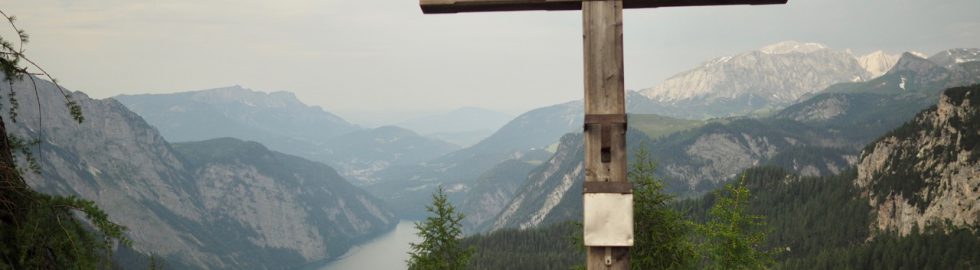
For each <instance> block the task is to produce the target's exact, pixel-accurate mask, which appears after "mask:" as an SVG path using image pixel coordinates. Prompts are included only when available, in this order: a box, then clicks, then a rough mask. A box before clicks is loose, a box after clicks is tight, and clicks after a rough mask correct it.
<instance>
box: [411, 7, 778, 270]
mask: <svg viewBox="0 0 980 270" xmlns="http://www.w3.org/2000/svg"><path fill="white" fill-rule="evenodd" d="M786 1H787V0H419V5H420V6H421V7H422V12H423V13H426V14H432V13H458V12H486V11H519V10H582V22H583V24H582V28H583V29H582V31H583V38H584V45H585V46H584V48H585V53H584V55H585V69H584V70H585V131H584V133H585V183H584V185H583V187H584V188H583V189H584V198H583V201H584V207H583V219H582V220H583V231H584V240H585V245H586V246H588V255H587V258H586V265H587V266H588V269H590V270H594V269H629V248H630V247H631V246H633V196H632V192H633V188H632V185H631V184H630V183H629V181H628V180H627V179H626V100H625V92H624V86H623V8H656V7H679V6H712V5H764V4H785V3H786Z"/></svg>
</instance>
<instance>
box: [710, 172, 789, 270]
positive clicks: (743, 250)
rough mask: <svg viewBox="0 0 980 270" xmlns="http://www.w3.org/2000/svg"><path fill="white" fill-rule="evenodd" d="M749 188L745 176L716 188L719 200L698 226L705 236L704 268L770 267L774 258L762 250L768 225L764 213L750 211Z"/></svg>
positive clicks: (725, 269) (770, 253)
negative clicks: (720, 188) (761, 214)
mask: <svg viewBox="0 0 980 270" xmlns="http://www.w3.org/2000/svg"><path fill="white" fill-rule="evenodd" d="M749 196H750V194H749V189H748V188H747V187H745V176H744V175H743V176H742V179H741V180H740V181H739V182H738V183H737V184H736V185H733V184H727V185H725V188H724V189H722V190H719V191H717V192H716V197H717V200H716V201H715V205H714V206H713V207H712V208H711V210H710V211H709V214H708V222H707V223H705V224H703V225H701V226H700V227H699V230H700V231H701V234H702V235H703V236H704V237H705V242H704V243H703V246H702V251H703V252H705V253H706V254H705V255H706V257H707V258H706V259H707V261H706V263H707V265H705V266H703V267H702V268H705V269H724V270H732V269H767V268H769V266H771V265H772V264H773V263H774V261H773V259H772V255H773V254H772V253H773V252H770V251H764V250H762V248H763V247H762V245H763V242H764V241H765V237H766V232H765V231H763V229H764V228H765V227H766V224H765V221H764V220H763V218H764V217H762V216H758V215H751V214H749V213H748V207H749Z"/></svg>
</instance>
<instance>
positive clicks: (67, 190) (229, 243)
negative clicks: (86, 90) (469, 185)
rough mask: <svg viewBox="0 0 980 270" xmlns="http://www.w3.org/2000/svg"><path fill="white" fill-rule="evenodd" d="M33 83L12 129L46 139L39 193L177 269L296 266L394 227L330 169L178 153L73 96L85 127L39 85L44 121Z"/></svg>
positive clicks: (151, 132) (291, 161)
mask: <svg viewBox="0 0 980 270" xmlns="http://www.w3.org/2000/svg"><path fill="white" fill-rule="evenodd" d="M30 85H31V84H30V82H29V81H26V82H20V83H17V84H15V85H14V88H15V92H16V93H17V97H18V99H19V100H20V104H22V106H21V107H20V109H19V110H18V112H19V117H18V118H17V120H18V121H17V123H16V124H8V125H7V126H8V127H10V131H11V132H13V133H15V134H18V135H19V136H21V137H25V138H40V139H41V141H42V144H41V146H40V149H41V151H40V152H39V153H35V155H36V157H37V158H39V160H40V161H41V166H42V172H41V174H30V173H28V174H27V175H26V178H27V180H28V182H29V184H31V185H32V186H33V187H34V188H36V189H38V190H40V191H42V192H47V193H56V194H63V195H76V196H79V197H82V198H86V199H89V200H93V201H95V202H96V203H97V204H98V205H99V206H100V207H102V208H103V209H104V210H106V212H107V213H109V215H110V217H111V218H112V220H114V221H116V222H118V223H120V224H122V225H125V226H127V227H128V228H129V232H128V233H127V235H128V236H129V237H130V238H131V239H133V248H134V249H136V250H137V251H140V252H145V253H152V254H155V255H157V256H161V257H163V258H165V259H166V260H167V263H168V264H169V265H171V266H172V267H177V268H180V269H185V268H189V269H195V268H198V269H283V268H289V267H294V266H298V265H302V264H304V263H308V262H311V261H315V260H322V259H327V258H333V257H336V256H339V255H340V254H342V253H343V252H344V251H345V250H346V249H347V248H349V247H350V246H351V245H352V244H354V242H355V241H357V240H359V239H362V238H365V237H369V236H371V235H374V234H377V233H380V232H382V231H384V230H386V229H388V228H390V227H391V226H392V225H393V224H394V222H395V220H394V217H393V214H392V213H391V212H390V211H388V210H387V209H386V208H385V207H383V206H381V204H380V203H378V201H377V200H376V199H373V198H372V197H370V196H368V195H367V194H366V193H364V192H363V191H359V190H357V189H356V188H354V187H353V186H351V185H350V184H349V183H347V182H346V181H344V179H343V178H341V177H340V176H339V175H337V174H336V172H334V171H333V170H332V169H330V168H329V167H326V166H325V165H320V164H316V163H312V162H309V161H304V160H301V159H299V158H296V157H290V156H285V155H282V154H278V153H274V152H271V151H268V150H266V149H265V148H264V147H255V146H254V145H252V144H245V143H241V144H242V145H234V144H227V143H226V144H224V147H221V146H222V144H217V145H215V144H214V143H213V142H209V143H201V144H197V145H192V146H191V147H190V148H192V149H198V150H199V151H200V150H202V149H214V150H215V151H217V152H216V153H224V156H220V158H219V157H213V158H203V157H209V156H207V155H204V154H201V153H198V154H194V153H190V152H188V151H180V150H178V149H180V148H181V147H179V146H178V147H175V146H172V145H171V144H169V143H168V142H167V141H165V140H164V139H163V137H161V136H160V134H159V133H158V132H157V131H156V129H155V128H153V127H151V126H150V125H148V124H147V123H146V122H145V121H143V119H142V118H140V117H139V116H138V115H136V114H135V113H133V112H131V111H129V110H128V109H127V108H126V107H125V106H123V105H122V104H120V103H119V102H117V101H115V100H112V99H106V100H95V99H90V98H88V97H87V96H85V94H83V93H79V92H75V93H73V98H74V100H76V101H77V102H78V103H79V104H80V105H81V107H82V111H83V113H84V115H85V117H86V121H85V122H84V123H82V124H77V123H75V122H73V121H72V120H71V119H70V115H69V113H68V112H67V110H66V108H65V106H64V98H63V97H61V94H60V93H59V92H58V90H57V89H56V88H55V87H54V86H53V85H52V84H50V83H48V82H46V81H38V85H39V89H38V93H39V94H40V97H39V100H40V102H41V105H40V108H41V109H42V111H41V112H40V113H39V112H38V107H37V106H36V105H35V102H34V101H35V95H34V91H33V89H32V88H30V87H29V86H30ZM4 100H6V99H4ZM3 106H4V108H9V107H7V106H9V103H5V104H3ZM5 120H8V121H9V120H10V118H9V117H5ZM8 123H9V122H8ZM245 146H251V147H245ZM175 148H176V149H175ZM242 149H248V150H251V151H248V152H242V151H240V150H242ZM236 151H237V152H236ZM282 171H295V173H288V174H287V173H282Z"/></svg>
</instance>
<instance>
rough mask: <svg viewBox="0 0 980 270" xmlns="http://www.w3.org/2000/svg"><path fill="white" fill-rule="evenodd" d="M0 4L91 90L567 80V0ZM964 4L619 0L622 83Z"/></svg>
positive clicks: (317, 96) (911, 24)
mask: <svg viewBox="0 0 980 270" xmlns="http://www.w3.org/2000/svg"><path fill="white" fill-rule="evenodd" d="M0 9H3V11H4V12H6V13H7V14H9V15H14V16H17V17H18V19H19V20H18V25H19V26H20V27H21V28H23V29H25V30H26V31H27V32H28V33H29V34H30V35H31V43H30V44H28V45H27V48H28V51H27V54H28V56H30V57H32V58H33V59H34V60H36V61H37V62H39V63H41V64H42V65H43V66H44V67H45V68H46V69H47V70H48V71H50V72H51V73H53V74H54V75H55V76H56V77H57V78H58V79H59V80H60V82H62V83H63V84H64V85H65V86H66V87H67V88H69V89H71V90H78V91H83V92H85V93H87V94H89V95H91V96H93V97H97V98H105V97H111V96H114V95H119V94H140V93H170V92H179V91H189V90H200V89H209V88H216V87H222V86H229V85H242V86H244V87H246V88H250V89H254V90H258V91H264V92H272V91H291V92H295V93H296V94H297V96H299V98H300V99H301V100H303V101H304V102H306V103H308V104H312V105H320V106H323V107H324V108H325V109H327V110H329V111H332V112H335V113H339V114H340V115H341V116H344V117H345V118H348V119H352V120H354V121H355V122H359V121H373V122H385V121H390V122H396V121H398V120H401V119H404V118H406V117H409V116H412V115H417V114H420V113H428V112H434V111H448V110H451V109H453V108H457V107H462V106H475V107H484V108H489V109H494V110H498V111H502V112H506V113H510V114H515V115H516V114H519V113H521V112H523V111H526V110H529V109H533V108H537V107H541V106H546V105H551V104H556V103H560V102H565V101H570V100H576V99H580V98H581V96H582V51H581V50H582V44H581V15H580V13H579V12H574V11H565V12H509V13H470V14H454V15H424V16H423V15H422V13H421V11H420V10H419V8H418V2H417V1H416V0H347V1H340V0H277V1H268V0H167V1H151V0H0ZM977 11H980V1H977V0H949V1H924V0H790V2H789V4H787V5H777V6H728V7H685V8H663V9H638V10H628V11H626V13H625V16H624V31H625V58H626V63H625V66H626V87H627V89H642V88H647V87H653V86H655V85H657V84H659V83H660V82H662V81H663V80H664V79H666V78H668V77H670V76H672V75H674V74H677V73H679V72H682V71H684V70H688V69H691V68H693V67H696V66H697V65H699V64H700V63H701V62H704V61H707V60H709V59H712V58H715V57H720V56H726V55H731V54H736V53H739V52H744V51H748V50H753V49H757V48H760V47H763V46H765V45H768V44H771V43H775V42H779V41H784V40H798V41H805V42H819V43H823V44H826V45H828V46H830V47H832V48H837V49H848V48H849V49H852V50H853V51H854V52H855V53H856V54H862V53H868V52H871V51H874V50H879V49H880V50H884V51H886V52H889V53H899V52H902V51H910V50H912V51H921V52H924V53H926V54H932V53H935V52H938V51H940V50H944V49H948V48H957V47H980V16H977V15H976V14H977ZM11 33H12V32H11V31H10V30H9V29H5V28H4V29H2V30H0V34H2V35H3V36H4V37H9V36H10V34H11ZM399 118H400V119H399Z"/></svg>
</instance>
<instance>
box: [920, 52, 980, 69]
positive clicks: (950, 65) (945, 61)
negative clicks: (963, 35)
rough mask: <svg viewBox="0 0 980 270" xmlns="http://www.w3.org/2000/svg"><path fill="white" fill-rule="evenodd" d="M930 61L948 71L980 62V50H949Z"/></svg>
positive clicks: (930, 58)
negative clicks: (968, 63)
mask: <svg viewBox="0 0 980 270" xmlns="http://www.w3.org/2000/svg"><path fill="white" fill-rule="evenodd" d="M923 58H925V57H923ZM929 60H930V61H932V62H934V63H936V64H938V65H940V66H942V67H945V68H947V69H955V68H956V66H958V65H960V64H963V63H967V62H975V61H980V48H956V49H949V50H945V51H942V52H939V53H937V54H936V55H933V56H932V57H929Z"/></svg>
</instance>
